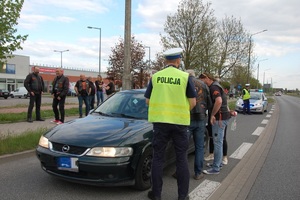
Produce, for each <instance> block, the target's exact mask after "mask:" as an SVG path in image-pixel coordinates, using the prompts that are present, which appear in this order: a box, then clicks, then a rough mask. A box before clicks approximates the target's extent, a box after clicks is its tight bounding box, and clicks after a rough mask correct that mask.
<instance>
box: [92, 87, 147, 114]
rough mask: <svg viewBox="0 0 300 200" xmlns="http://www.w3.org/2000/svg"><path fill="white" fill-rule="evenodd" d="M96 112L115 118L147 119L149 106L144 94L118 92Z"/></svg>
mask: <svg viewBox="0 0 300 200" xmlns="http://www.w3.org/2000/svg"><path fill="white" fill-rule="evenodd" d="M94 112H95V113H97V112H98V113H102V114H105V115H109V116H115V117H127V118H136V119H147V118H148V105H147V104H146V99H145V97H144V94H143V93H134V92H133V93H128V92H126V93H125V92H124V93H123V92H118V93H116V94H115V95H113V96H112V97H110V98H109V99H107V100H106V101H105V102H103V104H101V105H100V106H99V107H98V108H97V109H96V110H95V111H94Z"/></svg>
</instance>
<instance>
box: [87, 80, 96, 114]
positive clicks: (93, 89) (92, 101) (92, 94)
mask: <svg viewBox="0 0 300 200" xmlns="http://www.w3.org/2000/svg"><path fill="white" fill-rule="evenodd" d="M87 80H88V82H89V86H90V88H91V92H90V95H89V102H90V110H92V109H94V108H95V107H94V106H95V94H96V87H95V84H94V83H93V79H92V77H90V76H89V77H88V79H87Z"/></svg>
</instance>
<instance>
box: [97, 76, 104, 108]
mask: <svg viewBox="0 0 300 200" xmlns="http://www.w3.org/2000/svg"><path fill="white" fill-rule="evenodd" d="M95 86H96V89H97V106H99V105H100V103H103V101H104V93H103V86H104V85H103V80H102V76H101V75H98V77H97V80H96V81H95Z"/></svg>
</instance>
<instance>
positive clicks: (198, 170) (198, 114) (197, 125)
mask: <svg viewBox="0 0 300 200" xmlns="http://www.w3.org/2000/svg"><path fill="white" fill-rule="evenodd" d="M187 72H188V73H189V75H190V77H192V80H193V83H194V85H195V90H196V93H197V96H196V106H195V107H194V108H193V109H192V110H191V112H190V113H191V124H190V126H189V131H190V134H193V138H194V144H195V160H194V179H195V180H200V179H202V178H203V177H204V175H203V173H202V171H203V163H204V134H205V127H206V122H207V117H206V111H207V110H208V109H211V104H212V102H211V98H210V94H209V89H208V87H207V85H206V84H205V83H204V82H203V81H201V80H199V79H197V78H196V77H195V72H194V70H187Z"/></svg>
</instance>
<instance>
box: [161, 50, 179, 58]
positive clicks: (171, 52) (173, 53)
mask: <svg viewBox="0 0 300 200" xmlns="http://www.w3.org/2000/svg"><path fill="white" fill-rule="evenodd" d="M182 52H183V49H182V48H173V49H168V50H166V51H165V52H164V53H163V55H164V56H165V58H166V59H167V60H174V59H177V58H181V54H182Z"/></svg>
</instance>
